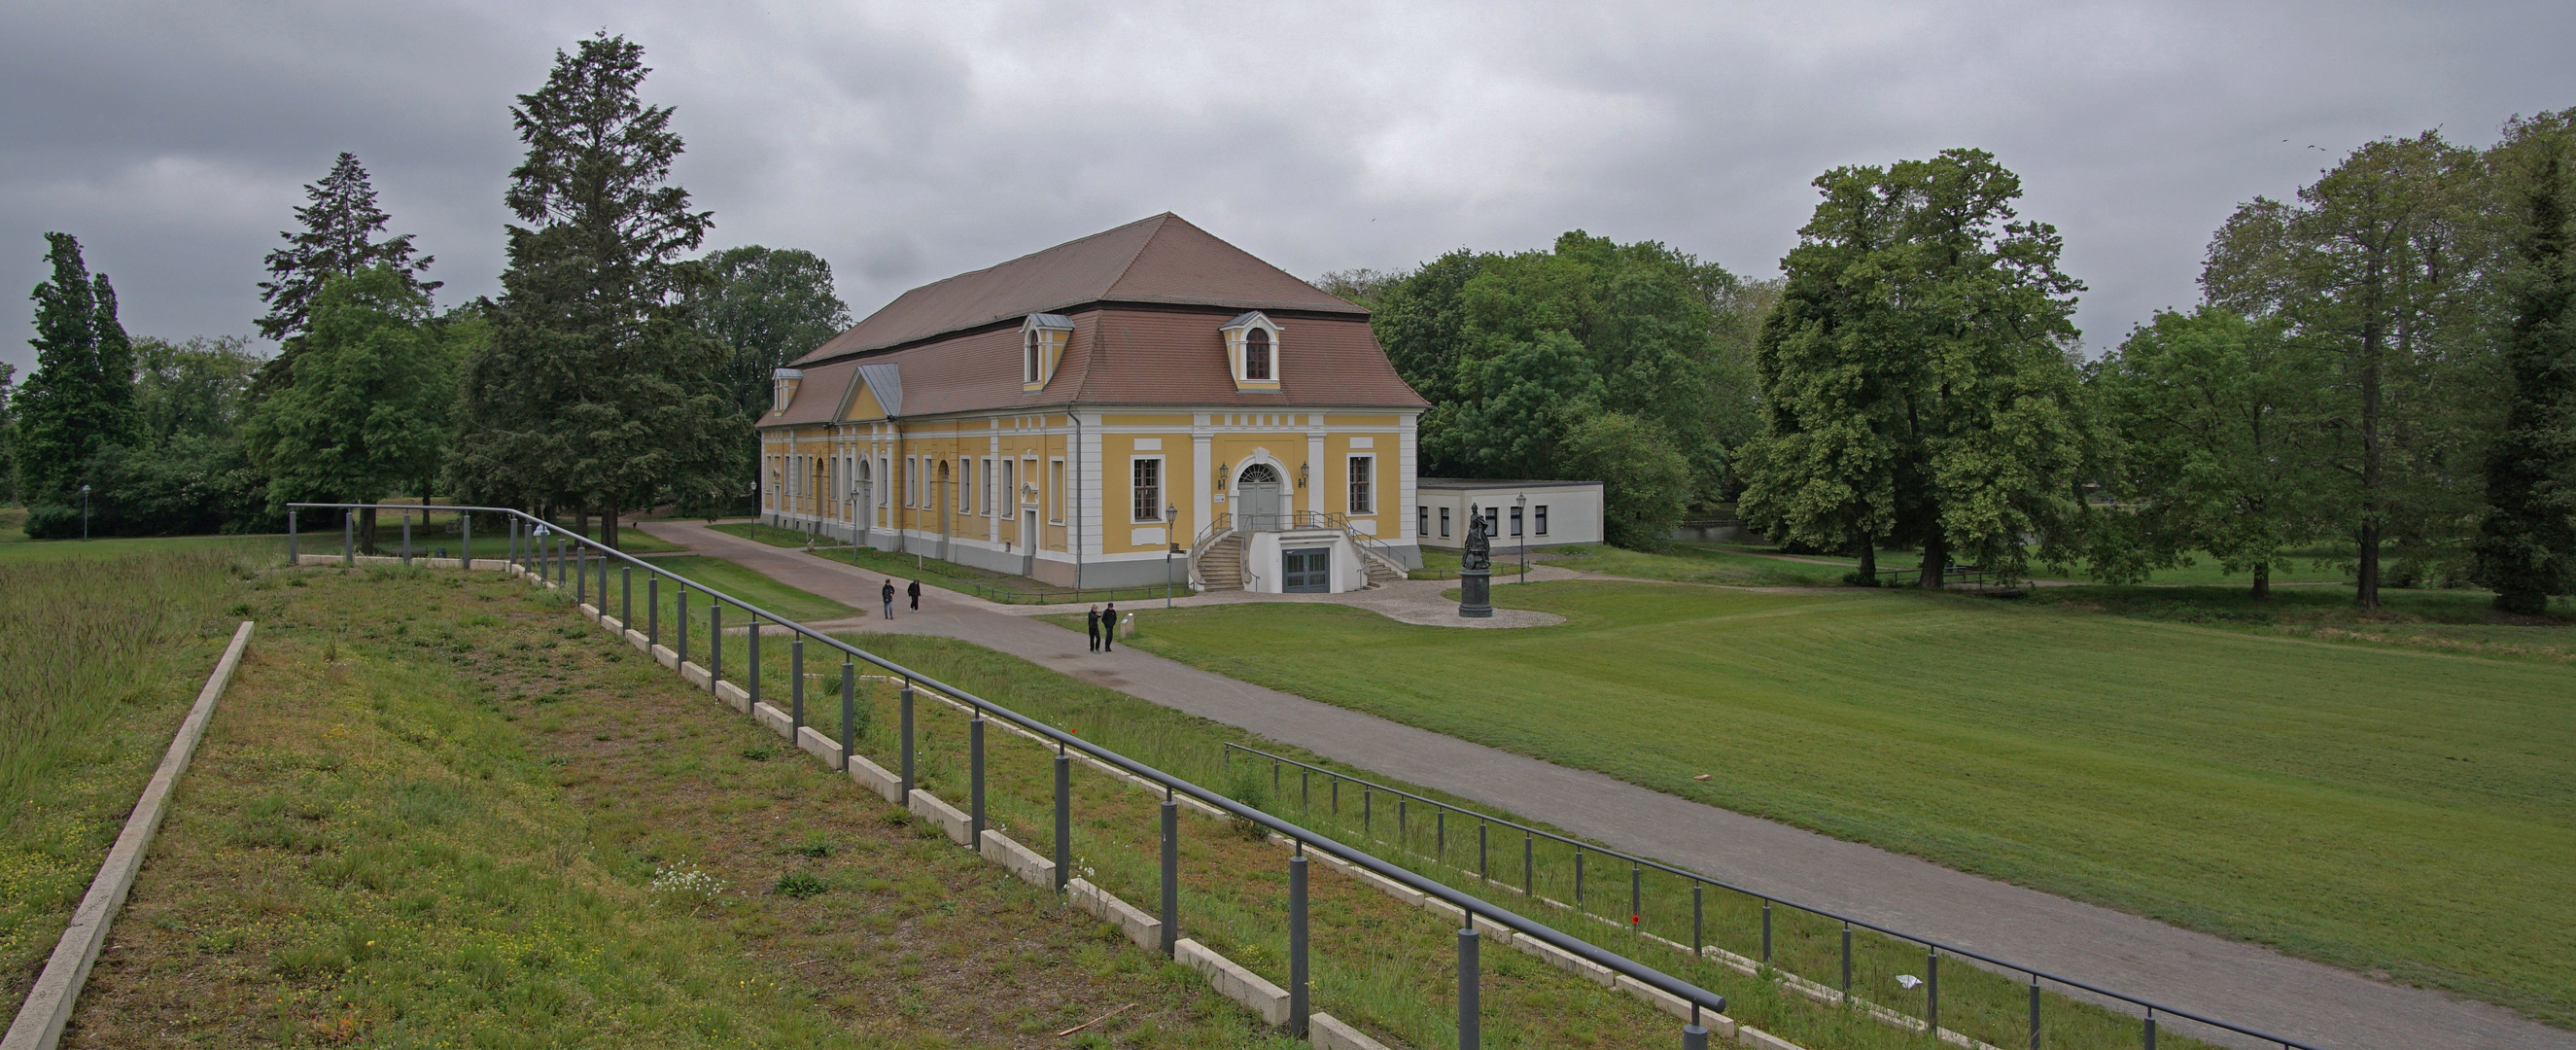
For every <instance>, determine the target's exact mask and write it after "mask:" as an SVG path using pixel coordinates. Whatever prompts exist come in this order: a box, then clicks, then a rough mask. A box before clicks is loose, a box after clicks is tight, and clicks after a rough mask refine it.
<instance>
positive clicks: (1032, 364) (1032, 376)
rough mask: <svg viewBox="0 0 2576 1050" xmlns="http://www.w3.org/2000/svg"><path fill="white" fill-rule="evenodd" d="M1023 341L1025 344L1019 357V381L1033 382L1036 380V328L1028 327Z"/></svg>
mask: <svg viewBox="0 0 2576 1050" xmlns="http://www.w3.org/2000/svg"><path fill="white" fill-rule="evenodd" d="M1025 342H1026V343H1027V346H1026V347H1024V348H1023V351H1022V353H1021V357H1020V361H1021V364H1020V382H1022V383H1024V384H1027V383H1035V382H1037V381H1038V330H1037V329H1035V328H1032V329H1029V331H1028V338H1027V339H1026V340H1025Z"/></svg>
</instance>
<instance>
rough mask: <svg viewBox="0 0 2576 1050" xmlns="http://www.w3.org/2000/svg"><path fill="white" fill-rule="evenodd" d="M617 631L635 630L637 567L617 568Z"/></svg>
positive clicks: (624, 566) (622, 566)
mask: <svg viewBox="0 0 2576 1050" xmlns="http://www.w3.org/2000/svg"><path fill="white" fill-rule="evenodd" d="M617 629H618V630H621V631H632V630H634V629H635V567H634V566H632V565H620V566H618V567H617Z"/></svg>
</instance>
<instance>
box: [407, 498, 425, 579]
mask: <svg viewBox="0 0 2576 1050" xmlns="http://www.w3.org/2000/svg"><path fill="white" fill-rule="evenodd" d="M428 516H429V515H428V514H426V513H424V514H422V515H421V517H423V518H427V517H428ZM410 567H411V512H410V511H404V512H403V568H406V569H408V568H410Z"/></svg>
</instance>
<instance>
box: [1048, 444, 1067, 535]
mask: <svg viewBox="0 0 2576 1050" xmlns="http://www.w3.org/2000/svg"><path fill="white" fill-rule="evenodd" d="M1047 524H1049V525H1062V524H1064V457H1063V456H1048V457H1047Z"/></svg>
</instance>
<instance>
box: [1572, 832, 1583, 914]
mask: <svg viewBox="0 0 2576 1050" xmlns="http://www.w3.org/2000/svg"><path fill="white" fill-rule="evenodd" d="M1574 907H1575V910H1577V911H1580V910H1582V908H1583V847H1582V846H1580V845H1578V846H1576V847H1574Z"/></svg>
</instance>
